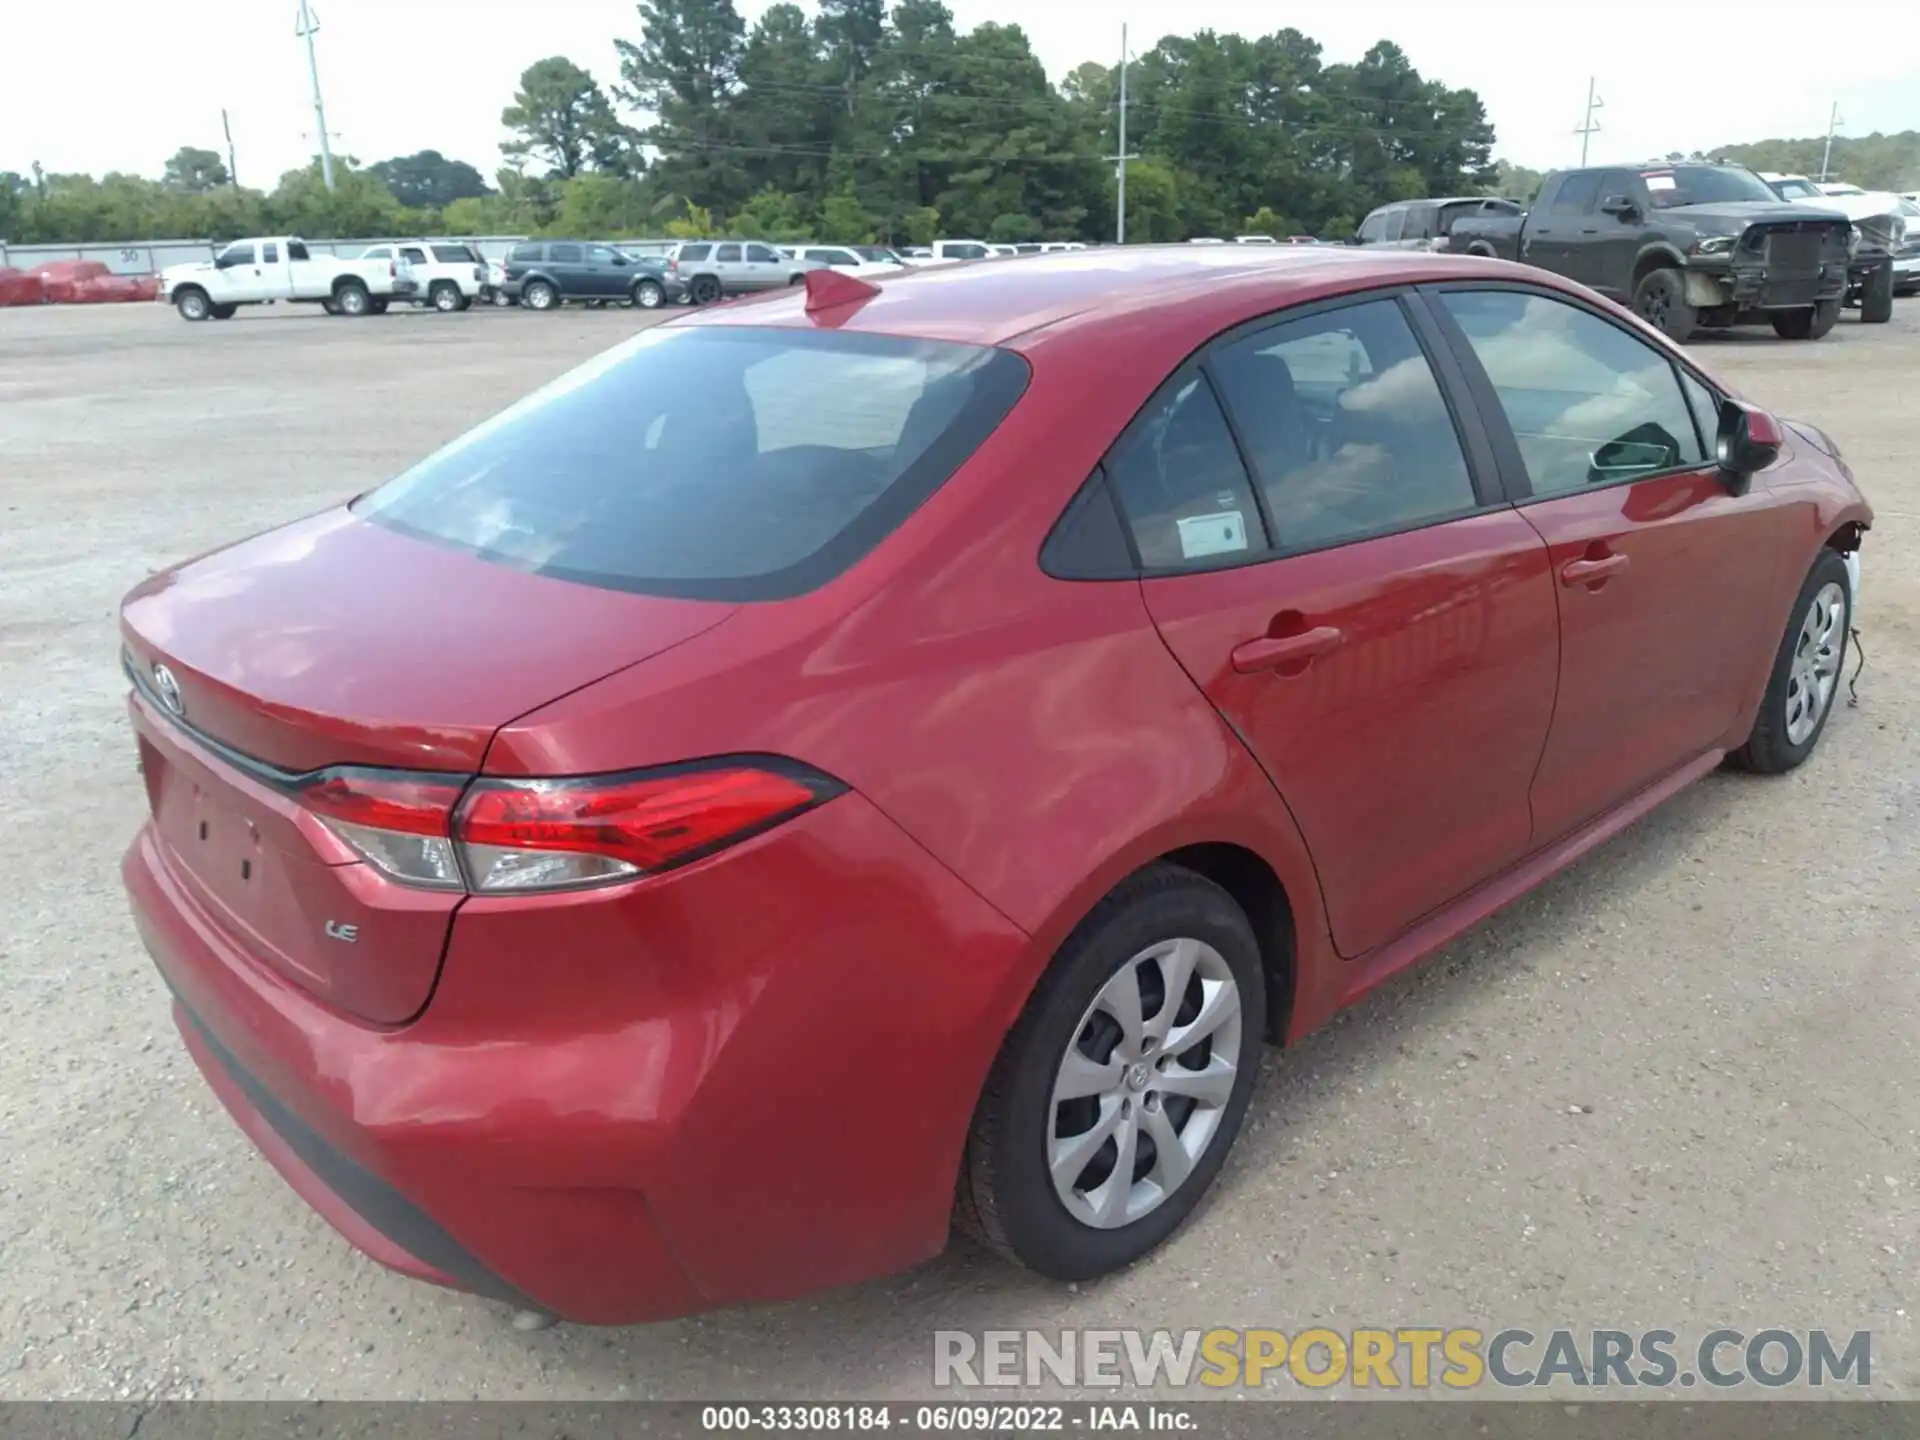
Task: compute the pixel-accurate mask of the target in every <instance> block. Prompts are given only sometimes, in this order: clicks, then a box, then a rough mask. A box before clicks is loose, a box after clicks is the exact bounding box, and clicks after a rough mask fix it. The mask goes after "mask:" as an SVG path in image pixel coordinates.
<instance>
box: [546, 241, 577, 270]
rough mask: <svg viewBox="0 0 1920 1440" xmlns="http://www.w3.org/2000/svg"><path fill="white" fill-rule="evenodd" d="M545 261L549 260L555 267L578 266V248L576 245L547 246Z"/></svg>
mask: <svg viewBox="0 0 1920 1440" xmlns="http://www.w3.org/2000/svg"><path fill="white" fill-rule="evenodd" d="M547 259H549V260H551V261H552V262H553V263H554V264H555V265H578V264H579V263H580V247H579V246H578V245H549V246H548V247H547Z"/></svg>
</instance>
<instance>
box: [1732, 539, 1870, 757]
mask: <svg viewBox="0 0 1920 1440" xmlns="http://www.w3.org/2000/svg"><path fill="white" fill-rule="evenodd" d="M1831 585H1837V586H1839V587H1840V595H1839V599H1840V621H1839V626H1838V630H1839V637H1838V639H1837V641H1835V642H1834V643H1833V645H1832V650H1833V677H1832V687H1831V689H1830V690H1829V691H1828V692H1827V694H1826V697H1825V698H1824V700H1822V701H1821V702H1820V703H1821V706H1822V708H1821V710H1820V712H1819V714H1818V716H1817V718H1816V719H1815V721H1814V724H1813V728H1812V729H1811V730H1810V731H1808V732H1807V733H1805V734H1803V735H1802V736H1800V738H1799V739H1798V740H1796V739H1794V738H1793V736H1792V735H1791V733H1790V731H1791V729H1792V725H1791V721H1790V713H1791V706H1792V703H1793V698H1794V691H1795V689H1796V687H1797V686H1800V685H1801V684H1802V683H1803V682H1802V679H1801V673H1800V666H1799V664H1798V661H1799V659H1800V655H1801V652H1802V650H1803V649H1804V648H1805V645H1806V632H1807V630H1808V627H1809V624H1810V623H1813V622H1812V611H1813V609H1814V606H1815V601H1816V598H1817V597H1819V596H1821V595H1822V594H1823V592H1825V593H1828V594H1830V593H1831V592H1829V591H1828V590H1827V587H1828V586H1831ZM1852 633H1853V592H1852V586H1851V584H1850V582H1849V579H1848V575H1847V562H1846V561H1845V560H1843V559H1842V558H1841V557H1840V555H1839V553H1838V552H1837V551H1833V550H1822V551H1821V552H1820V558H1819V559H1818V560H1816V561H1814V562H1813V569H1811V570H1810V571H1808V572H1807V578H1806V582H1805V583H1804V584H1802V585H1801V587H1800V593H1799V594H1798V595H1796V596H1795V597H1794V601H1793V609H1792V610H1791V611H1790V612H1788V616H1787V630H1786V634H1784V635H1782V636H1781V637H1780V648H1779V649H1778V650H1777V651H1776V652H1774V657H1773V671H1772V673H1771V674H1770V675H1768V677H1767V693H1766V696H1765V698H1764V699H1762V700H1761V702H1760V713H1759V715H1757V716H1756V717H1755V718H1754V722H1753V733H1752V734H1751V735H1749V736H1748V737H1747V743H1746V744H1744V745H1742V746H1741V747H1740V748H1739V749H1738V750H1736V751H1734V752H1733V754H1732V755H1730V756H1728V757H1727V758H1728V761H1729V763H1731V764H1732V765H1733V766H1734V767H1735V768H1736V769H1740V770H1751V771H1754V772H1755V773H1757V774H1761V775H1779V774H1782V773H1784V772H1785V771H1788V770H1791V769H1793V768H1794V767H1795V766H1796V765H1798V764H1800V762H1801V761H1803V760H1805V759H1806V758H1807V757H1808V756H1809V755H1811V754H1812V753H1813V749H1814V747H1815V746H1816V745H1818V744H1819V743H1820V737H1821V736H1822V735H1823V734H1825V733H1826V728H1827V721H1828V719H1829V718H1830V717H1831V716H1832V715H1833V706H1834V702H1835V700H1837V699H1838V698H1839V694H1840V686H1841V684H1842V683H1843V678H1844V676H1845V674H1846V669H1847V641H1848V638H1849V637H1850V636H1851V634H1852Z"/></svg>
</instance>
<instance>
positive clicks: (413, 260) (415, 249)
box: [400, 245, 427, 265]
mask: <svg viewBox="0 0 1920 1440" xmlns="http://www.w3.org/2000/svg"><path fill="white" fill-rule="evenodd" d="M400 258H401V259H402V260H405V261H406V262H407V263H408V264H410V265H424V264H426V263H427V252H426V251H424V250H422V249H421V248H420V247H419V246H418V245H409V246H407V247H406V248H405V249H404V250H402V251H401V252H400Z"/></svg>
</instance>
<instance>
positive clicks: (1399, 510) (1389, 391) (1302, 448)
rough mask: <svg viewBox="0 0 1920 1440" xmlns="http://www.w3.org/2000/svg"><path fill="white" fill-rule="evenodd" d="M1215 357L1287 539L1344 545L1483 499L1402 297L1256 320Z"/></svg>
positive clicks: (1298, 544)
mask: <svg viewBox="0 0 1920 1440" xmlns="http://www.w3.org/2000/svg"><path fill="white" fill-rule="evenodd" d="M1211 364H1212V366H1213V371H1214V376H1215V378H1216V379H1217V380H1218V381H1219V384H1220V390H1221V393H1222V394H1223V395H1224V396H1225V397H1226V402H1227V408H1228V409H1229V410H1231V411H1232V412H1233V417H1234V421H1235V423H1236V424H1237V425H1238V426H1239V429H1240V438H1241V441H1242V443H1243V444H1244V445H1245V447H1246V452H1247V458H1248V462H1249V463H1250V464H1251V465H1252V466H1253V468H1254V472H1255V476H1256V478H1257V479H1258V481H1259V484H1260V490H1261V494H1262V496H1263V497H1264V498H1265V500H1266V502H1267V514H1268V515H1269V516H1271V517H1272V519H1273V528H1274V532H1275V534H1274V544H1275V546H1276V547H1277V548H1279V549H1282V550H1300V549H1306V548H1317V547H1320V546H1326V545H1338V544H1342V543H1344V542H1347V541H1350V540H1357V539H1360V538H1362V537H1364V536H1367V535H1377V534H1384V533H1387V532H1389V531H1393V530H1404V529H1408V528H1411V527H1413V526H1416V525H1422V524H1431V523H1434V522H1437V521H1441V520H1445V519H1449V518H1451V517H1453V516H1457V515H1460V514H1463V513H1465V512H1467V511H1470V510H1472V509H1473V508H1474V507H1475V506H1476V504H1477V503H1478V500H1477V497H1476V496H1475V494H1474V489H1473V477H1472V475H1471V473H1470V472H1469V471H1468V469H1467V460H1466V455H1465V454H1464V452H1463V451H1462V450H1461V448H1460V438H1459V436H1458V434H1457V433H1456V432H1455V430H1454V426H1453V415H1452V413H1451V412H1450V411H1449V410H1448V409H1447V402H1446V399H1445V398H1444V396H1443V395H1442V394H1441V391H1440V384H1439V381H1437V380H1436V379H1435V378H1434V374H1433V370H1432V368H1431V367H1430V366H1429V365H1428V363H1427V357H1426V354H1425V352H1423V351H1422V350H1421V348H1420V344H1419V342H1418V341H1417V340H1415V339H1414V335H1413V329H1412V327H1411V326H1409V325H1408V324H1407V320H1406V316H1405V315H1404V314H1402V313H1401V310H1400V307H1399V305H1398V304H1396V303H1395V302H1394V301H1392V300H1369V301H1366V302H1364V303H1362V304H1358V305H1349V306H1343V307H1341V308H1339V309H1336V310H1330V311H1326V312H1324V313H1322V314H1319V315H1310V316H1305V317H1302V318H1301V319H1298V320H1289V321H1285V322H1283V323H1281V324H1279V325H1274V326H1272V327H1270V328H1268V329H1265V330H1259V331H1255V332H1254V333H1253V334H1251V335H1248V336H1246V337H1245V338H1244V339H1241V340H1236V341H1235V342H1234V343H1233V344H1231V345H1227V346H1223V347H1222V348H1221V349H1220V350H1219V351H1218V352H1217V353H1216V354H1215V355H1214V357H1213V359H1212V361H1211Z"/></svg>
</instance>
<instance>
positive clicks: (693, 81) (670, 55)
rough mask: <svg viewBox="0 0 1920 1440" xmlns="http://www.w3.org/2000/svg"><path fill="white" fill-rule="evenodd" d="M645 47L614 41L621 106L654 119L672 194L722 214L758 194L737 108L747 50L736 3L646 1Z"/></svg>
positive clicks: (662, 171)
mask: <svg viewBox="0 0 1920 1440" xmlns="http://www.w3.org/2000/svg"><path fill="white" fill-rule="evenodd" d="M636 8H637V9H638V11H639V12H640V26H641V34H640V38H639V39H638V40H615V41H614V42H613V43H614V48H615V49H616V50H617V51H618V52H619V54H620V86H619V89H618V93H619V96H620V98H621V99H623V100H625V101H626V102H627V103H628V104H630V105H632V106H634V107H635V108H637V109H640V110H644V111H646V112H648V113H649V114H651V115H652V116H653V124H652V125H651V126H649V127H648V128H647V129H646V130H645V131H643V132H642V134H643V138H644V140H645V142H646V143H647V144H649V145H652V146H653V147H654V148H655V149H657V150H658V151H659V154H660V160H659V163H658V166H657V171H658V180H659V183H660V184H661V186H662V187H663V188H665V189H667V190H670V191H675V192H678V193H681V194H685V195H688V196H691V197H698V198H699V199H700V200H701V201H703V202H704V203H707V204H710V205H714V206H718V207H720V208H722V209H726V208H730V207H731V206H732V205H735V204H737V203H739V202H740V201H742V200H744V199H745V198H746V196H747V195H748V194H749V193H751V190H752V179H751V177H750V176H749V175H748V173H747V171H746V168H745V166H744V165H743V163H742V160H743V157H742V155H741V154H740V142H739V140H738V136H737V129H736V126H735V123H734V121H735V118H736V117H735V115H734V112H733V105H732V101H733V98H734V90H735V87H736V84H737V82H738V79H739V74H740V62H741V59H742V56H743V54H744V52H745V49H746V40H745V36H746V24H745V22H744V21H743V20H741V18H740V12H739V11H738V10H737V9H735V8H734V3H733V0H640V3H639V4H638V6H636Z"/></svg>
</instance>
